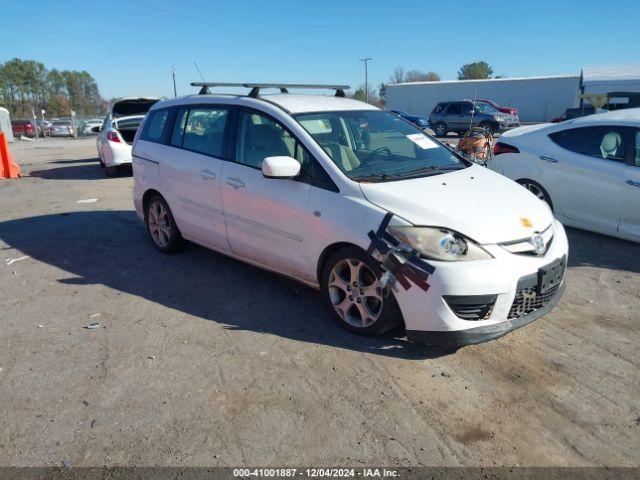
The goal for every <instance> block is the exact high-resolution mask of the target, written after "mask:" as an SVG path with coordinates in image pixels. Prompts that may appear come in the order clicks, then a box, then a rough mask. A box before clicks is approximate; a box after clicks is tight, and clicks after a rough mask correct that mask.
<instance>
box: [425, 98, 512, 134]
mask: <svg viewBox="0 0 640 480" xmlns="http://www.w3.org/2000/svg"><path fill="white" fill-rule="evenodd" d="M429 124H430V125H431V128H432V129H433V131H434V132H435V134H436V136H437V137H444V136H446V135H447V133H449V132H456V133H457V134H458V135H463V134H464V133H465V132H466V131H467V130H469V129H470V128H471V127H481V128H484V129H486V130H488V131H489V132H491V133H492V134H494V133H502V132H504V131H506V130H509V129H510V128H515V127H519V126H520V120H518V117H516V116H514V115H509V114H508V113H503V112H500V111H499V110H497V109H495V108H494V107H492V106H491V105H489V104H488V103H483V102H472V101H470V100H462V101H459V102H440V103H438V104H437V105H436V107H435V108H434V109H433V111H432V112H431V114H430V115H429Z"/></svg>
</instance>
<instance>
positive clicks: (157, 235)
mask: <svg viewBox="0 0 640 480" xmlns="http://www.w3.org/2000/svg"><path fill="white" fill-rule="evenodd" d="M149 233H151V238H153V241H154V242H155V243H156V245H158V246H159V247H161V248H164V247H166V246H167V245H168V244H169V241H170V240H171V221H170V219H169V212H168V211H167V209H166V208H165V206H164V205H163V204H162V203H161V202H158V201H154V202H153V203H152V204H151V206H150V207H149Z"/></svg>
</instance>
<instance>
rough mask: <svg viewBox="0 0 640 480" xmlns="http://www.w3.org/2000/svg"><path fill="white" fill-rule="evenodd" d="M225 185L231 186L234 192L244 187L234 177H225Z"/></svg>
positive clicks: (242, 183)
mask: <svg viewBox="0 0 640 480" xmlns="http://www.w3.org/2000/svg"><path fill="white" fill-rule="evenodd" d="M227 184H228V185H231V186H232V187H233V188H235V189H236V190H237V189H239V188H242V187H244V182H243V181H242V180H240V179H239V178H236V177H227Z"/></svg>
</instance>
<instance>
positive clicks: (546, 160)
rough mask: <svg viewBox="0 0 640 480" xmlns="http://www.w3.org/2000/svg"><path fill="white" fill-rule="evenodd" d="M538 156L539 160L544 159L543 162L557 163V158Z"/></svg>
mask: <svg viewBox="0 0 640 480" xmlns="http://www.w3.org/2000/svg"><path fill="white" fill-rule="evenodd" d="M539 158H540V160H544V161H545V162H549V163H558V160H556V159H555V158H551V157H545V156H544V155H540V157H539Z"/></svg>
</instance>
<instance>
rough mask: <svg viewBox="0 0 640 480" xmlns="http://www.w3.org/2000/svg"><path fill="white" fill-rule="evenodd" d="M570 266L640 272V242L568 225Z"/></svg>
mask: <svg viewBox="0 0 640 480" xmlns="http://www.w3.org/2000/svg"><path fill="white" fill-rule="evenodd" d="M567 236H568V237H569V267H599V268H610V269H612V270H621V271H627V272H634V273H640V244H638V243H634V242H628V241H626V240H621V239H618V238H613V237H607V236H605V235H600V234H598V233H592V232H587V231H584V230H578V229H575V228H571V227H567Z"/></svg>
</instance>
